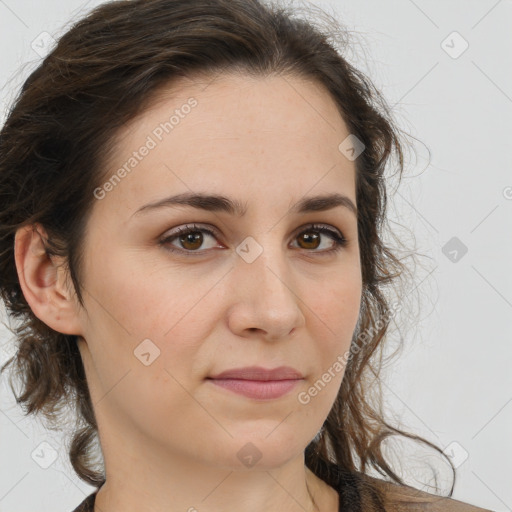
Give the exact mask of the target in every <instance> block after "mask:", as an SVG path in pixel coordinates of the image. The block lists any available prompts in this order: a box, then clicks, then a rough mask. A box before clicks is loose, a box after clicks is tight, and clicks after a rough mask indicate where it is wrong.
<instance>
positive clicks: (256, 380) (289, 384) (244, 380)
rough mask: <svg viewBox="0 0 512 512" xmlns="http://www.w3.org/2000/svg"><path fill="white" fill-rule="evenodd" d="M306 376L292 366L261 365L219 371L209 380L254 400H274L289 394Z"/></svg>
mask: <svg viewBox="0 0 512 512" xmlns="http://www.w3.org/2000/svg"><path fill="white" fill-rule="evenodd" d="M303 378H304V377H303V376H302V374H301V373H300V372H299V371H297V370H295V368H291V367H290V366H280V367H279V368H274V369H272V370H267V369H266V368H261V367H260V366H248V367H246V368H234V369H231V370H226V371H224V372H222V373H218V374H217V375H214V376H212V377H208V380H210V381H211V382H212V384H214V385H215V386H216V387H217V388H223V389H224V390H227V391H230V392H232V393H236V394H238V395H243V396H245V397H247V398H251V399H254V400H274V399H277V398H280V397H282V396H284V395H286V394H288V393H289V392H290V391H291V390H292V389H293V388H295V387H296V386H297V385H298V384H299V382H300V381H301V380H302V379H303Z"/></svg>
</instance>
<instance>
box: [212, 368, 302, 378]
mask: <svg viewBox="0 0 512 512" xmlns="http://www.w3.org/2000/svg"><path fill="white" fill-rule="evenodd" d="M208 378H209V379H238V380H253V381H254V380H259V381H268V380H272V381H279V380H299V379H303V378H304V377H303V375H302V374H301V373H300V372H299V371H298V370H296V369H295V368H292V367H290V366H280V367H279V368H274V369H272V370H268V369H266V368H262V367H261V366H247V367H245V368H233V369H231V370H226V371H223V372H221V373H219V374H217V375H213V376H211V377H208Z"/></svg>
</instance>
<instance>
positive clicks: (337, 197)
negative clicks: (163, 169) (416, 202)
mask: <svg viewBox="0 0 512 512" xmlns="http://www.w3.org/2000/svg"><path fill="white" fill-rule="evenodd" d="M173 206H191V207H192V208H198V209H201V210H206V211H210V212H226V213H229V214H230V215H236V216H238V217H243V216H244V215H245V214H246V213H247V205H246V204H243V203H241V202H240V201H237V200H234V199H230V198H229V197H226V196H222V195H210V194H202V193H192V192H185V193H183V194H178V195H175V196H170V197H166V198H164V199H161V200H159V201H155V202H153V203H148V204H145V205H144V206H141V207H140V208H139V209H138V210H137V211H136V212H135V213H134V214H133V215H139V214H140V213H142V212H147V211H153V210H155V209H158V208H164V207H173ZM340 206H341V207H344V208H347V209H348V210H349V211H351V212H352V213H353V214H354V215H355V216H356V217H357V208H356V205H355V204H354V203H353V201H352V200H351V199H350V198H349V197H347V196H344V195H342V194H338V193H332V194H323V195H318V196H313V197H304V198H302V199H301V200H300V201H298V202H297V203H295V205H293V207H292V208H291V209H290V211H289V213H295V214H297V213H308V212H320V211H326V210H331V209H333V208H336V207H340Z"/></svg>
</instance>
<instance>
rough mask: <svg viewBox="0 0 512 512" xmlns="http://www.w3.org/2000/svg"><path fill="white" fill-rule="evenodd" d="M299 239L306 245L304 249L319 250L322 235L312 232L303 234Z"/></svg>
mask: <svg viewBox="0 0 512 512" xmlns="http://www.w3.org/2000/svg"><path fill="white" fill-rule="evenodd" d="M298 239H299V240H302V241H303V242H304V244H305V245H303V246H302V248H303V249H317V248H318V246H319V245H320V235H318V233H314V232H312V231H305V232H304V233H301V234H300V235H299V237H298Z"/></svg>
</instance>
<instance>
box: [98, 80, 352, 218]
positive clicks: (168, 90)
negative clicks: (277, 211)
mask: <svg viewBox="0 0 512 512" xmlns="http://www.w3.org/2000/svg"><path fill="white" fill-rule="evenodd" d="M348 135H349V132H348V130H347V126H346V124H345V122H344V121H343V119H342V117H341V115H340V114H339V112H338V108H337V106H336V104H335V102H334V101H333V99H332V98H331V96H330V95H329V93H328V92H327V91H326V90H325V89H324V88H323V87H322V85H321V84H317V83H314V82H309V81H305V80H303V79H300V78H297V77H291V76H286V77H285V76H269V77H249V76H244V75H220V76H216V77H215V78H201V79H196V80H194V79H191V78H186V79H183V80H181V81H180V82H178V83H174V84H173V85H169V86H168V87H162V88H160V90H159V91H158V92H157V93H156V94H155V96H154V97H153V101H152V102H151V103H150V104H149V107H148V108H146V109H145V110H144V112H143V113H142V114H140V115H139V116H137V117H136V118H134V119H133V120H132V121H131V122H130V123H128V124H127V125H125V126H124V127H123V128H122V129H121V130H120V131H119V132H118V134H117V137H116V144H115V149H114V152H113V153H112V156H111V158H110V161H109V164H108V166H107V170H106V174H105V179H106V180H108V179H109V177H110V176H113V175H114V174H116V173H118V170H119V169H121V168H123V167H124V169H125V172H123V173H121V174H123V178H122V180H120V181H119V182H118V183H116V185H115V186H114V187H111V189H112V190H111V192H109V194H108V196H107V197H106V199H110V200H112V199H114V197H116V198H117V200H118V201H120V202H122V203H123V204H125V206H126V208H127V210H131V211H132V212H133V211H135V210H136V209H137V207H138V206H140V204H141V201H142V200H143V199H147V200H154V199H158V197H159V196H161V195H162V194H164V193H166V192H173V193H176V192H178V193H180V192H191V191H198V192H201V191H206V190H207V191H208V192H217V193H223V194H224V195H236V196H238V197H241V196H243V195H244V194H245V197H241V198H242V199H244V200H248V201H249V204H250V202H251V199H250V197H251V195H254V192H255V191H256V188H257V189H259V190H267V191H268V192H269V194H273V193H275V191H276V190H278V191H280V194H281V195H282V194H283V193H285V192H286V193H287V194H288V196H291V197H297V199H298V198H300V197H301V196H303V195H305V194H306V193H307V192H308V191H309V190H310V189H313V188H317V189H318V192H325V191H327V190H329V191H330V190H332V189H337V190H338V191H340V192H343V193H345V194H347V195H351V196H352V198H353V200H354V202H355V197H354V195H355V194H354V183H355V165H354V162H352V161H350V160H348V159H347V158H346V157H345V156H344V155H343V154H342V153H341V152H340V151H339V149H338V146H339V145H340V143H342V141H343V140H344V139H346V138H347V136H348ZM144 148H146V149H144ZM135 153H137V155H134V154H135ZM142 153H144V155H142ZM118 174H119V173H118ZM116 181H117V180H116ZM230 190H231V191H233V192H239V193H237V194H228V193H227V191H230ZM311 191H312V192H315V191H316V190H311ZM105 203H107V201H105ZM249 208H250V207H249Z"/></svg>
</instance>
